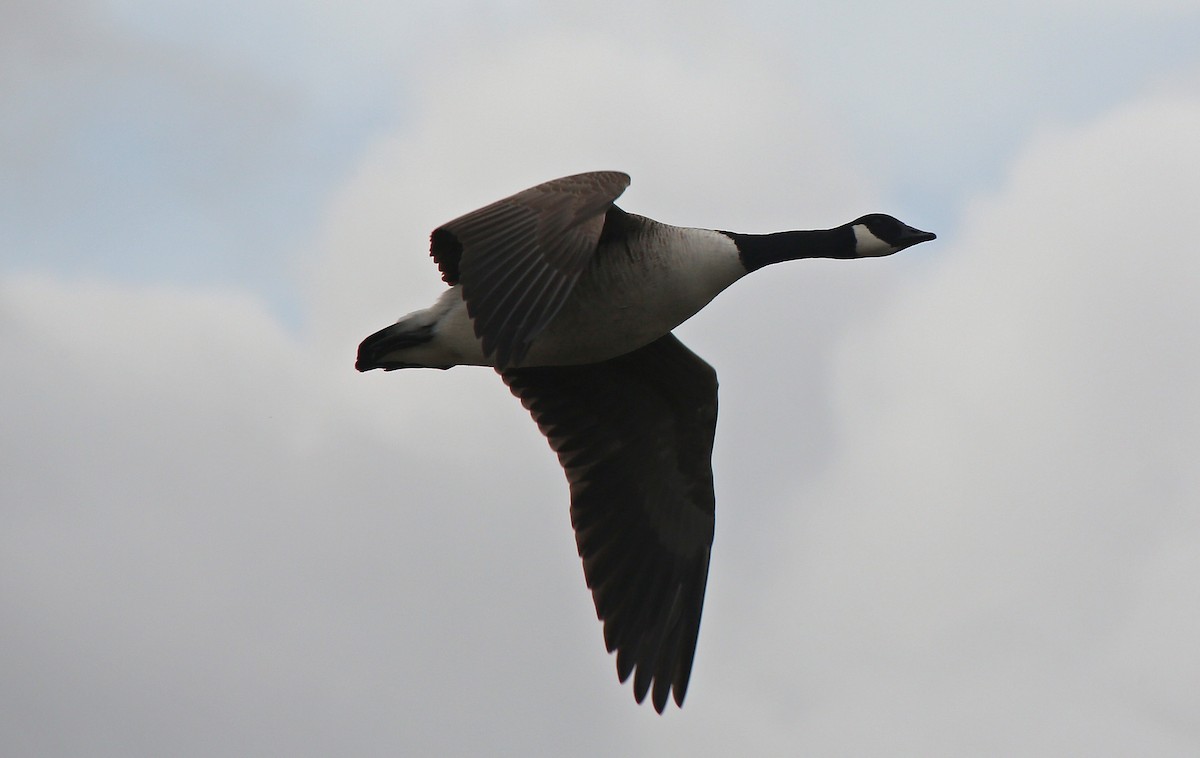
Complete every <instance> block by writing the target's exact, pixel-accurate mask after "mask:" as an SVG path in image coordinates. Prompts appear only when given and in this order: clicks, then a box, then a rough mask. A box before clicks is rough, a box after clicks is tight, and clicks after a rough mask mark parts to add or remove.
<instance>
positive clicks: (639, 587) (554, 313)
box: [355, 171, 935, 713]
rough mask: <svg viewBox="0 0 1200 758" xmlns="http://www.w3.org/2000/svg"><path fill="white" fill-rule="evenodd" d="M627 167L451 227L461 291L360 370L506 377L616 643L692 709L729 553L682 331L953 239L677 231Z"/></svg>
mask: <svg viewBox="0 0 1200 758" xmlns="http://www.w3.org/2000/svg"><path fill="white" fill-rule="evenodd" d="M627 186H629V177H628V176H627V175H625V174H623V173H619V172H615V171H602V172H595V173H587V174H577V175H575V176H567V177H563V178H561V179H555V180H553V181H550V182H546V183H545V184H539V185H538V186H536V187H532V188H530V189H527V190H525V191H523V192H519V193H517V194H515V195H512V196H511V197H508V198H505V199H503V200H499V201H497V202H495V203H492V204H491V205H488V206H486V207H484V208H480V209H479V210H477V211H473V212H471V213H468V214H466V215H465V216H460V217H459V218H457V219H455V220H453V221H450V222H449V223H446V224H443V225H442V226H440V227H438V228H437V229H435V230H434V231H433V234H432V235H431V237H430V255H432V257H433V259H434V261H435V262H436V263H437V265H438V268H439V269H440V270H441V272H442V279H443V280H444V281H445V282H446V283H447V284H449V285H451V287H450V289H448V290H446V291H445V292H444V293H443V294H442V296H441V297H440V298H439V299H438V301H437V302H436V303H435V304H434V305H433V306H432V307H431V308H428V309H426V310H422V311H417V312H415V313H411V314H409V315H407V316H404V317H403V318H401V319H400V320H399V321H398V322H397V323H395V324H393V325H392V326H389V327H386V328H384V329H382V330H380V331H378V332H376V333H374V334H372V335H371V336H369V337H367V338H366V339H365V340H363V342H362V344H361V345H359V348H358V361H357V363H356V364H355V368H357V369H358V370H359V371H369V370H371V369H376V368H381V369H384V370H387V371H390V370H392V369H398V368H412V367H428V368H442V369H445V368H450V367H451V366H456V365H462V364H470V365H484V366H494V367H495V368H496V370H497V371H498V372H499V373H500V376H501V377H502V378H503V380H504V382H505V384H507V385H508V387H509V389H511V390H512V392H513V394H514V395H516V396H517V397H518V398H520V400H521V403H522V404H523V405H524V406H525V407H526V408H527V409H528V410H529V411H530V412H531V413H532V415H533V419H534V421H535V422H537V425H538V428H539V429H541V431H542V433H543V434H544V435H546V437H547V439H548V440H549V442H550V446H551V447H552V448H553V449H554V451H555V452H556V453H557V454H558V459H559V462H560V463H561V464H562V467H563V469H564V470H565V471H566V475H567V481H568V483H569V485H570V492H571V524H572V526H573V527H574V529H575V539H576V544H577V546H578V548H579V555H580V557H581V558H582V560H583V571H584V578H585V579H586V581H587V585H588V587H590V588H591V590H592V595H593V599H594V600H595V603H596V614H597V616H598V617H599V618H600V620H601V621H602V622H603V625H604V642H605V645H606V646H607V647H608V651H609V652H610V653H611V652H613V651H616V654H617V675H618V677H619V678H620V680H621V681H622V682H624V681H625V680H626V679H628V678H629V675H630V674H631V673H633V672H634V671H636V674H634V678H633V690H634V697H635V698H636V699H637V701H638V702H639V703H640V702H642V701H643V700H644V699H645V696H646V693H647V692H649V691H651V689H653V696H652V700H653V703H654V708H655V710H657V711H658V712H659V713H661V712H662V711H663V709H664V708H665V707H666V703H667V696H668V694H670V693H671V691H672V690H674V699H675V703H676V704H677V705H682V704H683V698H684V694H685V693H686V691H687V685H688V678H689V676H690V675H691V670H692V658H693V657H694V654H695V651H696V637H697V634H698V632H699V629H700V613H701V610H702V608H703V605H704V587H705V583H706V582H707V579H708V562H709V551H710V548H711V546H712V539H713V514H714V497H713V478H712V463H711V457H712V447H713V435H714V433H715V431H716V422H717V375H716V372H715V371H714V370H713V369H712V367H711V366H709V365H708V364H707V363H705V362H704V361H703V360H701V359H700V358H699V357H697V356H696V355H695V354H694V353H692V352H691V351H690V350H688V349H687V348H686V347H684V346H683V343H681V342H680V341H679V340H678V339H676V338H675V336H674V335H673V334H671V330H672V329H674V328H675V327H676V326H678V325H679V324H681V323H682V322H684V321H685V320H687V319H688V318H689V317H690V316H692V315H693V314H694V313H696V312H697V311H699V310H700V309H701V308H703V307H704V306H705V305H707V304H708V302H709V301H710V300H712V299H713V298H714V297H715V296H716V295H717V294H718V293H719V292H721V291H722V290H723V289H725V288H726V287H728V286H729V285H730V284H733V283H734V282H735V281H737V280H738V279H740V278H741V277H743V276H745V275H746V274H747V273H749V272H751V271H755V270H757V269H760V268H762V267H763V266H766V265H768V264H771V263H778V262H780V261H788V260H796V259H799V258H866V257H877V256H884V255H891V254H892V253H895V252H897V251H898V250H903V249H904V248H906V247H910V246H912V245H915V244H917V243H920V242H925V241H927V240H932V239H935V235H934V234H933V233H931V232H923V231H920V230H918V229H914V228H912V227H910V226H907V225H905V224H903V223H901V222H900V221H897V220H896V219H894V218H892V217H891V216H886V215H883V214H870V215H867V216H863V217H861V218H858V219H856V220H854V221H851V222H850V223H848V224H843V225H842V226H839V227H836V228H833V229H826V230H817V231H790V232H779V233H776V234H762V235H756V234H736V233H733V232H721V231H710V230H707V229H692V228H684V227H677V226H669V225H667V224H662V223H659V222H657V221H653V220H651V219H648V218H644V217H642V216H635V215H633V214H631V213H626V212H625V211H622V210H621V209H620V208H618V207H617V206H615V205H613V202H614V201H615V200H616V199H617V197H619V196H620V195H621V193H622V192H624V190H625V188H626V187H627Z"/></svg>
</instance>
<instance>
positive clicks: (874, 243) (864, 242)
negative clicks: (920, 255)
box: [851, 224, 896, 258]
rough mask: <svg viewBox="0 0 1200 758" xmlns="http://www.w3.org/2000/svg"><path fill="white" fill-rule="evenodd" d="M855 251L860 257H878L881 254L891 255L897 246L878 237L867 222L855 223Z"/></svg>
mask: <svg viewBox="0 0 1200 758" xmlns="http://www.w3.org/2000/svg"><path fill="white" fill-rule="evenodd" d="M851 228H852V229H853V230H854V253H855V255H857V256H858V257H860V258H877V257H879V256H881V255H891V254H892V253H894V252H896V248H894V247H892V246H891V245H889V244H888V243H886V242H884V241H883V240H881V239H879V238H878V237H876V236H875V235H874V234H873V233H872V232H871V230H870V229H868V228H867V227H866V225H865V224H855V225H854V226H853V227H851Z"/></svg>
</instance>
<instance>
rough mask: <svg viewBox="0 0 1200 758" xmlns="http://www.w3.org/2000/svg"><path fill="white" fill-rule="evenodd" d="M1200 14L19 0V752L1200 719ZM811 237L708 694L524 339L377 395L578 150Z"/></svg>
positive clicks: (641, 750) (623, 742)
mask: <svg viewBox="0 0 1200 758" xmlns="http://www.w3.org/2000/svg"><path fill="white" fill-rule="evenodd" d="M1197 39H1200V3H1198V2H1197V0H1150V1H1149V2H1148V1H1147V0H1137V2H1133V0H1107V1H1106V2H1098V3H1097V2H1079V1H1078V0H1038V2H1031V1H1028V2H1027V1H1025V0H1018V1H1017V2H1012V1H1011V0H1010V1H1008V2H994V3H978V4H964V3H959V2H948V1H945V0H916V1H915V2H913V1H911V0H910V1H908V2H893V1H892V0H881V2H877V3H874V4H872V5H870V6H855V5H853V4H847V3H803V4H802V3H779V2H762V1H760V0H743V2H739V3H736V4H724V3H717V2H680V1H679V0H663V1H662V2H652V1H651V0H630V1H629V2H622V1H620V0H618V1H617V2H609V3H604V4H591V5H590V6H584V5H583V4H569V3H558V2H550V1H549V0H543V1H542V2H539V1H538V0H505V1H503V2H482V1H476V2H439V3H413V2H405V0H390V1H389V2H383V1H381V0H347V1H346V2H339V3H332V2H331V3H320V2H310V3H285V2H279V1H278V0H238V2H212V1H211V0H204V1H201V0H175V1H173V2H150V1H149V0H90V1H89V0H50V1H47V0H7V2H4V3H3V4H0V356H2V358H0V360H2V361H3V363H2V365H3V367H4V369H3V371H2V372H0V424H2V428H3V432H2V433H0V452H2V454H0V461H2V464H0V465H2V470H0V619H2V622H0V753H3V754H5V755H45V756H58V755H64V756H65V755H89V756H159V755H173V756H226V755H228V756H233V755H294V756H326V755H335V754H336V755H361V756H372V755H437V754H446V755H450V754H496V755H500V754H510V755H536V754H544V755H555V754H557V755H568V754H569V755H581V756H586V755H597V756H599V755H663V754H688V755H697V756H702V755H714V756H717V755H732V754H756V755H796V754H806V755H824V756H842V755H844V756H908V755H911V756H961V755H978V756H1011V755H1027V756H1061V755H1090V756H1128V755H1155V756H1194V755H1197V754H1198V753H1200V726H1197V725H1198V724H1200V690H1198V689H1197V686H1196V683H1197V682H1198V681H1200V646H1197V644H1196V640H1197V639H1200V507H1198V505H1197V504H1198V503H1200V468H1198V467H1197V465H1196V461H1197V459H1198V458H1200V399H1198V396H1197V393H1196V388H1197V387H1198V386H1200V350H1198V348H1197V334H1200V298H1198V297H1197V289H1198V286H1200V241H1197V231H1198V226H1197V221H1196V219H1197V203H1198V201H1200V46H1197V45H1196V40H1197ZM601 168H603V169H620V170H625V171H628V172H629V173H631V174H632V176H633V185H632V186H631V187H630V189H629V190H628V192H627V193H626V194H625V196H624V198H623V200H622V205H623V206H624V207H626V208H628V209H630V210H633V211H636V212H640V213H644V214H646V215H650V216H652V217H655V218H659V219H661V220H664V221H669V222H673V223H678V224H686V225H696V226H706V227H716V228H726V229H736V230H741V231H747V232H763V231H773V230H778V229H787V228H809V227H825V226H831V225H835V224H838V223H841V222H843V221H846V220H849V219H851V218H854V217H855V216H858V215H860V214H862V213H865V212H869V211H883V212H890V213H893V214H895V215H898V216H900V217H901V218H903V219H904V220H905V221H908V222H909V223H912V224H914V225H916V226H919V227H921V228H927V229H933V230H934V231H937V232H938V233H939V234H940V235H941V236H940V239H939V240H938V241H937V242H936V243H931V244H928V245H922V246H920V247H918V248H913V249H912V250H911V251H907V252H905V253H904V254H902V255H899V256H895V257H893V258H887V259H877V260H868V261H857V262H846V261H813V262H803V263H795V264H790V265H787V266H780V267H776V268H774V269H771V270H769V273H768V272H764V273H762V274H758V275H756V276H755V277H751V278H749V279H747V280H746V281H744V282H741V283H740V284H738V285H737V287H735V288H734V289H732V290H730V291H729V292H727V293H725V294H724V295H722V296H721V297H720V298H718V300H717V301H715V302H714V303H713V305H711V306H710V307H709V308H708V309H706V310H705V311H704V312H703V313H702V314H700V315H699V316H697V317H696V318H695V319H693V320H692V321H691V322H689V323H688V324H686V325H684V326H683V327H681V329H680V334H681V336H682V337H683V339H684V340H685V342H687V343H688V344H689V346H691V347H692V348H693V349H695V350H696V351H697V352H698V353H700V354H701V355H703V356H704V357H705V358H706V359H707V360H708V361H709V362H710V363H712V364H713V365H714V366H715V367H716V368H717V370H718V371H719V372H720V375H721V382H722V396H721V408H722V411H721V412H722V417H721V421H720V424H719V429H718V438H717V444H716V451H715V456H714V464H715V469H716V486H717V501H718V506H717V507H718V511H717V513H718V525H717V538H716V544H715V548H714V554H713V562H712V574H711V577H710V582H709V591H708V600H707V605H706V608H705V612H706V615H705V619H704V623H703V625H702V627H701V634H700V642H699V647H698V651H697V657H696V666H695V670H694V672H693V676H692V682H691V688H690V690H689V693H688V699H687V702H686V705H685V707H684V708H683V709H682V710H675V709H674V708H672V709H671V710H669V711H668V712H667V713H666V714H665V715H664V716H657V715H656V714H654V712H653V711H652V710H651V709H650V708H648V707H638V706H636V705H635V704H634V702H633V699H632V697H631V695H630V692H629V688H628V687H622V686H619V685H618V684H617V682H616V677H615V671H614V668H615V667H614V662H613V660H612V659H611V658H610V657H609V656H608V655H607V654H605V652H604V649H603V644H602V640H601V634H600V626H599V624H598V623H597V622H596V620H595V616H594V612H593V608H592V605H591V599H590V597H589V595H588V593H587V592H586V590H585V588H584V585H583V577H582V571H581V569H580V566H579V561H578V558H577V557H576V556H575V554H574V540H573V538H572V535H571V530H570V524H569V520H568V516H567V506H566V484H565V481H564V479H563V476H562V473H561V471H560V470H559V469H558V467H557V464H556V462H555V460H554V457H553V455H552V454H551V453H550V450H549V449H548V447H547V446H546V443H545V441H544V440H543V439H542V438H541V437H540V436H539V434H538V433H537V430H536V428H535V427H534V425H533V424H532V422H531V421H530V420H529V418H528V416H527V414H526V413H525V412H524V411H523V410H522V409H521V407H520V405H519V404H518V403H517V402H516V401H515V400H513V399H512V398H511V397H510V396H509V394H508V392H507V390H506V389H505V388H504V387H503V386H502V384H501V383H500V382H499V381H498V379H497V378H496V377H495V375H494V374H492V373H491V372H490V371H488V370H484V369H470V368H461V369H456V370H453V371H449V372H436V371H425V372H421V371H411V372H398V373H393V374H383V373H381V372H375V373H372V374H369V375H358V374H356V373H355V372H354V371H353V368H352V366H353V358H354V350H355V347H356V345H357V343H358V341H359V340H360V339H361V338H362V337H363V336H365V335H366V334H367V333H369V332H371V331H374V330H375V329H377V328H379V327H382V326H384V325H385V324H387V323H389V322H390V321H392V320H394V319H395V318H396V317H397V316H399V315H401V314H402V313H404V312H407V311H409V310H413V309H416V308H419V307H423V306H424V305H426V304H428V303H429V302H430V301H432V300H433V298H434V297H436V295H437V294H438V292H439V291H440V289H441V284H440V282H439V279H438V274H437V270H436V268H435V267H434V266H433V265H432V264H431V263H430V261H429V260H428V258H427V257H426V244H427V235H428V231H429V229H431V228H432V227H433V226H435V225H437V224H438V223H440V222H442V221H445V220H447V219H449V218H451V217H453V216H455V215H457V214H459V213H461V212H464V211H466V210H470V209H472V208H474V207H476V206H478V205H480V204H482V203H484V202H487V201H489V200H492V199H495V198H497V197H499V196H501V195H504V194H508V193H510V192H513V191H516V190H518V189H521V188H523V187H525V186H528V185H530V184H533V183H536V182H538V181H542V180H545V179H548V178H552V177H555V176H559V175H562V174H567V173H573V172H577V171H585V170H591V169H601Z"/></svg>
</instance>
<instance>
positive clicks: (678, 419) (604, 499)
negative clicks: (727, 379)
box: [502, 334, 717, 713]
mask: <svg viewBox="0 0 1200 758" xmlns="http://www.w3.org/2000/svg"><path fill="white" fill-rule="evenodd" d="M502 376H503V377H504V381H505V383H506V384H507V385H508V386H509V388H510V389H511V390H512V392H513V394H514V395H516V396H517V397H519V398H520V399H521V403H522V404H523V405H524V406H525V407H526V408H527V409H529V411H530V412H531V413H532V414H533V418H534V420H535V421H536V422H537V424H538V427H539V428H540V429H541V430H542V433H543V434H545V435H546V437H547V438H548V439H549V441H550V446H551V447H552V448H553V449H554V451H555V452H556V453H558V460H559V462H560V463H561V464H562V466H563V469H565V471H566V474H567V481H568V482H569V483H570V487H571V523H572V525H573V526H574V527H575V540H576V543H577V545H578V547H579V555H580V557H581V558H582V559H583V572H584V577H585V578H586V579H587V584H588V587H590V588H591V590H592V595H593V598H594V600H595V602H596V614H597V616H599V617H600V619H601V620H602V621H603V622H604V641H605V644H606V645H607V646H608V650H609V652H612V651H614V650H615V651H616V652H617V674H618V676H619V677H620V679H621V681H622V682H623V681H625V680H626V679H627V678H628V677H629V674H630V673H631V672H632V671H633V670H634V668H636V669H637V674H636V675H635V676H634V680H633V687H634V696H635V697H636V698H637V700H638V702H639V703H640V702H641V701H642V699H643V698H645V696H646V692H647V691H648V690H649V689H650V687H651V684H653V689H654V694H653V701H654V707H655V709H657V710H658V711H659V712H660V713H661V712H662V710H663V708H664V707H666V703H667V695H668V694H669V693H670V691H671V688H672V687H674V690H675V702H676V703H677V704H682V703H683V696H684V694H685V693H686V692H687V685H688V677H689V676H690V675H691V671H692V658H693V656H694V655H695V652H696V636H697V634H698V633H699V631H700V613H701V610H702V609H703V607H704V587H705V584H706V582H707V580H708V559H709V551H710V548H711V546H712V539H713V511H714V497H713V480H712V462H711V459H712V446H713V435H714V433H715V431H716V424H717V375H716V372H715V371H713V369H712V367H711V366H709V365H708V364H707V363H705V362H704V361H703V360H701V359H700V358H699V357H697V356H696V354H695V353H693V352H691V351H690V350H688V349H687V348H686V347H684V346H683V343H681V342H680V341H679V340H678V339H676V338H675V336H674V335H672V334H668V335H666V336H665V337H662V338H660V339H659V340H657V341H655V342H652V343H650V344H649V345H647V346H645V347H643V348H640V349H638V350H635V351H633V352H632V353H628V354H626V355H622V356H620V357H617V358H613V359H611V360H608V361H604V362H603V363H595V364H589V365H583V366H552V367H537V368H519V369H510V370H508V371H503V372H502Z"/></svg>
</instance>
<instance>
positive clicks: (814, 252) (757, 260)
mask: <svg viewBox="0 0 1200 758" xmlns="http://www.w3.org/2000/svg"><path fill="white" fill-rule="evenodd" d="M721 233H722V234H724V235H725V236H727V237H729V238H730V239H732V240H733V243H734V244H735V245H737V249H738V256H739V257H740V258H741V259H742V265H743V266H745V267H746V271H757V270H758V269H760V268H762V267H763V266H768V265H770V264H772V263H781V262H783V261H794V260H799V259H800V258H853V257H855V255H854V232H853V231H851V229H850V227H848V226H839V227H838V228H836V229H820V230H816V231H803V232H776V233H775V234H738V233H736V232H721Z"/></svg>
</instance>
